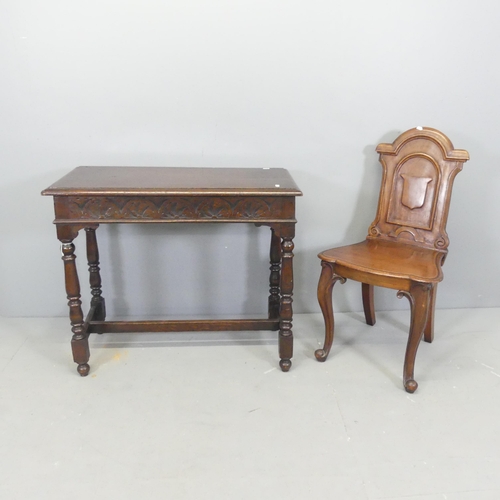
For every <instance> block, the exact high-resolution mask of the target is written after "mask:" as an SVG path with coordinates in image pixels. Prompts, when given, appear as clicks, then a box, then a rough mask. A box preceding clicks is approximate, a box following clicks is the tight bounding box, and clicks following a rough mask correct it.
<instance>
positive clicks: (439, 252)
mask: <svg viewBox="0 0 500 500" xmlns="http://www.w3.org/2000/svg"><path fill="white" fill-rule="evenodd" d="M377 151H378V153H379V154H380V162H381V164H382V167H383V170H384V171H383V179H382V186H381V190H380V197H379V204H378V209H377V215H376V217H375V220H374V221H373V223H372V224H371V226H370V228H369V230H368V236H367V238H366V240H365V241H362V242H360V243H356V244H354V245H347V246H343V247H337V248H331V249H328V250H325V251H324V252H321V253H320V254H319V258H320V259H321V264H322V271H321V276H320V280H319V284H318V301H319V304H320V307H321V311H322V313H323V317H324V320H325V342H324V346H323V348H322V349H318V350H317V351H316V353H315V355H316V358H317V359H318V361H325V360H326V358H327V357H328V354H329V352H330V349H331V346H332V343H333V338H334V318H333V306H332V290H333V286H334V285H335V283H336V282H337V281H340V282H341V283H344V282H345V281H346V279H352V280H355V281H359V282H361V283H362V298H363V309H364V312H365V319H366V323H367V324H369V325H373V324H375V308H374V298H373V293H374V286H382V287H386V288H392V289H395V290H398V293H397V296H398V297H399V298H402V297H407V298H408V300H409V301H410V308H411V321H410V332H409V337H408V344H407V348H406V354H405V360H404V368H403V381H404V386H405V389H406V390H407V391H408V392H410V393H411V392H414V391H415V390H416V389H417V387H418V384H417V382H416V381H415V378H414V365H415V358H416V354H417V349H418V345H419V343H420V340H421V339H422V337H423V338H424V340H426V341H427V342H432V340H433V338H434V310H435V301H436V289H437V283H439V282H440V281H442V279H443V271H442V265H443V263H444V260H445V258H446V255H447V251H448V250H447V249H448V245H449V239H448V235H447V233H446V221H447V218H448V210H449V205H450V198H451V190H452V186H453V180H454V178H455V176H456V175H457V173H458V172H460V170H461V169H462V167H463V164H464V162H465V161H467V160H468V159H469V155H468V153H467V151H465V150H461V149H454V148H453V144H452V143H451V141H450V140H449V139H448V137H446V136H445V135H444V134H443V133H441V132H439V131H438V130H435V129H432V128H423V127H417V128H415V129H411V130H408V131H407V132H405V133H403V134H401V135H400V136H399V137H398V138H397V139H396V140H395V141H394V142H393V143H392V144H380V145H379V146H378V147H377Z"/></svg>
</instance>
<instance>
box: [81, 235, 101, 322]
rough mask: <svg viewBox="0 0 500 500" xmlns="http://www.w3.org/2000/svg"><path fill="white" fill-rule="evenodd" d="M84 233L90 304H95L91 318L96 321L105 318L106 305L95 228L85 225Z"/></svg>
mask: <svg viewBox="0 0 500 500" xmlns="http://www.w3.org/2000/svg"><path fill="white" fill-rule="evenodd" d="M85 234H86V239H87V261H88V264H89V281H90V290H91V293H92V299H91V302H90V306H91V307H92V306H95V311H94V316H93V318H92V319H94V320H96V321H104V320H105V319H106V305H105V302H104V297H102V287H101V274H100V268H99V249H98V247H97V239H96V234H95V228H93V227H86V228H85Z"/></svg>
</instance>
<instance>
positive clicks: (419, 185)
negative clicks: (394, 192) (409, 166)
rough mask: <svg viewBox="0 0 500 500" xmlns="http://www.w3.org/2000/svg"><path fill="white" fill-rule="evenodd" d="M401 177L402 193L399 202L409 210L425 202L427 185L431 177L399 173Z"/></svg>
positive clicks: (419, 206)
mask: <svg viewBox="0 0 500 500" xmlns="http://www.w3.org/2000/svg"><path fill="white" fill-rule="evenodd" d="M401 177H402V178H403V194H402V198H401V202H402V203H403V205H404V206H405V207H408V208H409V209H411V210H414V209H415V208H421V207H422V206H423V205H424V203H425V197H426V195H427V187H428V185H429V182H430V181H432V178H431V177H415V176H413V175H408V174H401Z"/></svg>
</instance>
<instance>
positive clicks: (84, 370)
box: [77, 363, 90, 377]
mask: <svg viewBox="0 0 500 500" xmlns="http://www.w3.org/2000/svg"><path fill="white" fill-rule="evenodd" d="M77 371H78V373H79V374H80V375H81V376H82V377H86V376H87V375H88V374H89V371H90V366H89V365H88V363H83V364H81V365H78V368H77Z"/></svg>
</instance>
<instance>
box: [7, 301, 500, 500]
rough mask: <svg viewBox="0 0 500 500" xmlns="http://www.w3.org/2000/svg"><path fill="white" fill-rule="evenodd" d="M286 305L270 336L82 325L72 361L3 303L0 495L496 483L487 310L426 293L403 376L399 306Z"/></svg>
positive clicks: (403, 322) (445, 490)
mask: <svg viewBox="0 0 500 500" xmlns="http://www.w3.org/2000/svg"><path fill="white" fill-rule="evenodd" d="M336 319H337V323H336V324H337V337H336V339H335V343H334V348H333V350H332V353H331V355H330V358H329V359H328V360H327V362H326V363H324V364H320V363H318V362H317V361H315V359H314V357H313V351H314V349H315V348H317V346H318V345H319V343H320V341H321V338H322V328H323V327H322V320H321V317H320V315H296V317H295V328H294V332H295V355H294V364H293V367H292V370H291V371H290V372H289V373H286V374H285V373H282V372H281V371H280V370H279V369H277V342H276V338H275V337H276V335H275V334H273V333H271V332H262V333H239V334H229V333H222V334H221V333H212V334H190V333H187V334H186V333H184V334H155V335H153V334H142V335H140V336H132V335H128V334H122V335H118V336H117V335H115V336H113V335H107V336H100V337H98V336H93V337H92V342H91V351H92V357H91V372H90V375H89V376H88V377H87V378H81V377H79V376H78V375H77V373H76V370H75V367H76V365H74V363H73V362H72V360H71V358H70V347H69V333H68V326H67V324H68V321H67V320H66V319H65V318H53V319H7V318H3V319H1V320H0V498H2V499H6V500H14V499H23V500H24V499H56V500H57V499H67V498H71V499H73V500H78V499H82V500H83V499H85V500H87V499H93V500H100V499H114V498H117V499H118V498H120V499H132V498H134V499H135V498H142V499H175V500H177V499H179V500H182V499H197V500H199V499H231V500H233V499H234V500H240V499H259V500H261V499H287V500H288V499H315V498H332V499H340V500H343V499H346V500H349V499H360V500H372V499H401V500H403V499H404V500H410V499H415V500H446V499H447V500H490V499H491V500H493V499H494V500H498V499H500V432H499V427H500V309H468V310H464V309H461V310H440V311H438V313H437V318H436V340H435V341H434V343H433V344H431V345H429V344H425V343H422V345H421V346H420V349H419V353H418V356H417V363H416V379H417V381H418V382H419V384H420V385H419V389H418V390H417V392H416V393H415V394H413V395H409V394H407V393H406V392H404V390H403V386H402V381H401V376H402V363H403V355H404V349H405V343H406V332H407V325H408V321H409V313H408V312H407V311H406V312H405V311H398V312H391V313H379V314H378V321H377V324H376V325H375V326H374V327H368V326H366V325H365V324H364V323H363V319H362V317H361V315H360V314H339V315H337V317H336Z"/></svg>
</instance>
